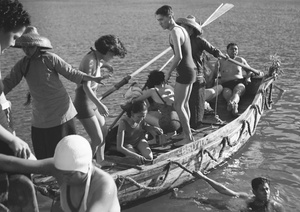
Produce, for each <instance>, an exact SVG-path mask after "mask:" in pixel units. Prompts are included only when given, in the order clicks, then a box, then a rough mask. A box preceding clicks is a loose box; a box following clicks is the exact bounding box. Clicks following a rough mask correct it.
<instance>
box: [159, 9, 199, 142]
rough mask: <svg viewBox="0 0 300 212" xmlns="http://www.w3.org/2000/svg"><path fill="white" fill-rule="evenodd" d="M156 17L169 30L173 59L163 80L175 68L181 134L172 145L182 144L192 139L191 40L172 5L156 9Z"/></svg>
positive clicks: (192, 74) (194, 73)
mask: <svg viewBox="0 0 300 212" xmlns="http://www.w3.org/2000/svg"><path fill="white" fill-rule="evenodd" d="M155 15H156V19H157V21H158V22H159V24H160V25H161V27H162V28H163V29H167V30H169V31H170V34H169V43H170V46H171V47H172V49H173V52H174V59H173V62H172V65H171V67H170V69H169V70H168V71H167V72H166V73H165V80H166V81H168V80H169V79H170V76H171V73H172V72H173V71H174V70H175V69H176V70H177V77H176V83H175V87H174V93H175V102H174V105H175V110H176V112H177V114H178V116H179V120H180V123H181V126H182V134H180V135H179V136H178V137H177V139H178V138H179V139H181V140H180V141H178V142H176V143H175V144H174V146H182V145H184V144H187V143H190V142H193V141H194V138H193V135H192V132H191V127H190V123H189V122H190V121H189V120H190V116H191V114H190V109H189V99H190V95H191V91H192V85H193V83H194V82H195V80H196V66H195V64H194V61H193V58H192V49H191V41H190V37H189V35H188V33H187V31H186V30H185V29H184V28H183V27H181V26H179V25H178V24H176V22H175V20H174V13H173V10H172V7H171V6H169V5H164V6H162V7H160V8H159V9H157V10H156V12H155Z"/></svg>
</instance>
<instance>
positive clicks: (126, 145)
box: [117, 101, 163, 164]
mask: <svg viewBox="0 0 300 212" xmlns="http://www.w3.org/2000/svg"><path fill="white" fill-rule="evenodd" d="M126 112H127V116H125V117H123V118H122V119H121V120H120V121H119V127H118V133H117V150H118V151H119V152H121V153H123V154H124V155H126V156H128V157H132V158H136V159H137V160H138V163H139V164H143V163H144V162H145V161H152V160H153V153H152V151H151V149H150V147H149V144H148V142H147V140H146V132H149V133H151V134H152V135H161V134H162V133H163V131H162V129H160V128H159V127H156V126H150V125H148V124H147V123H146V121H145V117H146V115H147V112H148V109H147V104H146V102H144V101H136V102H134V103H133V104H132V105H131V107H130V109H128V110H127V111H126Z"/></svg>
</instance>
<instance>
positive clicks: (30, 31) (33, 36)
mask: <svg viewBox="0 0 300 212" xmlns="http://www.w3.org/2000/svg"><path fill="white" fill-rule="evenodd" d="M30 46H39V47H41V48H44V49H52V45H51V42H50V40H49V39H48V38H46V37H43V36H40V35H39V33H38V32H37V29H36V28H35V27H34V26H28V27H27V28H26V29H25V31H24V33H23V35H22V36H21V37H19V38H18V39H17V40H16V44H15V46H14V47H16V48H22V47H30Z"/></svg>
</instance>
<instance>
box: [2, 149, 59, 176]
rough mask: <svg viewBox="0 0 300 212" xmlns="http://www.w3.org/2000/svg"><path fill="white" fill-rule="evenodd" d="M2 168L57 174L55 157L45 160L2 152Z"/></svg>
mask: <svg viewBox="0 0 300 212" xmlns="http://www.w3.org/2000/svg"><path fill="white" fill-rule="evenodd" d="M0 164H1V167H0V170H1V171H5V172H15V173H24V174H47V175H55V170H56V169H55V167H54V163H53V158H47V159H43V160H27V159H21V158H17V157H13V156H8V155H4V154H0Z"/></svg>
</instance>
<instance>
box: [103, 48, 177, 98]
mask: <svg viewBox="0 0 300 212" xmlns="http://www.w3.org/2000/svg"><path fill="white" fill-rule="evenodd" d="M170 50H171V47H169V48H167V49H166V50H164V51H163V52H162V53H160V54H159V55H157V56H156V57H154V58H153V59H152V60H150V61H149V62H148V63H146V64H145V65H143V66H142V67H140V68H139V69H138V70H136V71H135V72H133V73H132V74H130V75H127V76H126V77H124V78H123V79H122V80H121V81H120V82H118V83H117V84H115V85H114V87H113V88H111V89H109V90H108V91H106V92H105V93H104V94H102V96H100V97H99V100H101V99H104V98H105V97H107V96H109V95H110V94H112V93H113V92H115V91H116V90H118V89H120V88H121V87H122V86H124V85H126V84H127V83H128V82H129V80H130V79H131V78H132V77H134V76H135V75H137V74H138V73H140V72H141V71H143V70H144V69H145V68H147V67H148V66H149V65H151V64H152V63H154V62H155V61H156V60H158V59H159V58H161V57H162V56H163V55H165V54H166V53H167V52H168V51H170Z"/></svg>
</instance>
